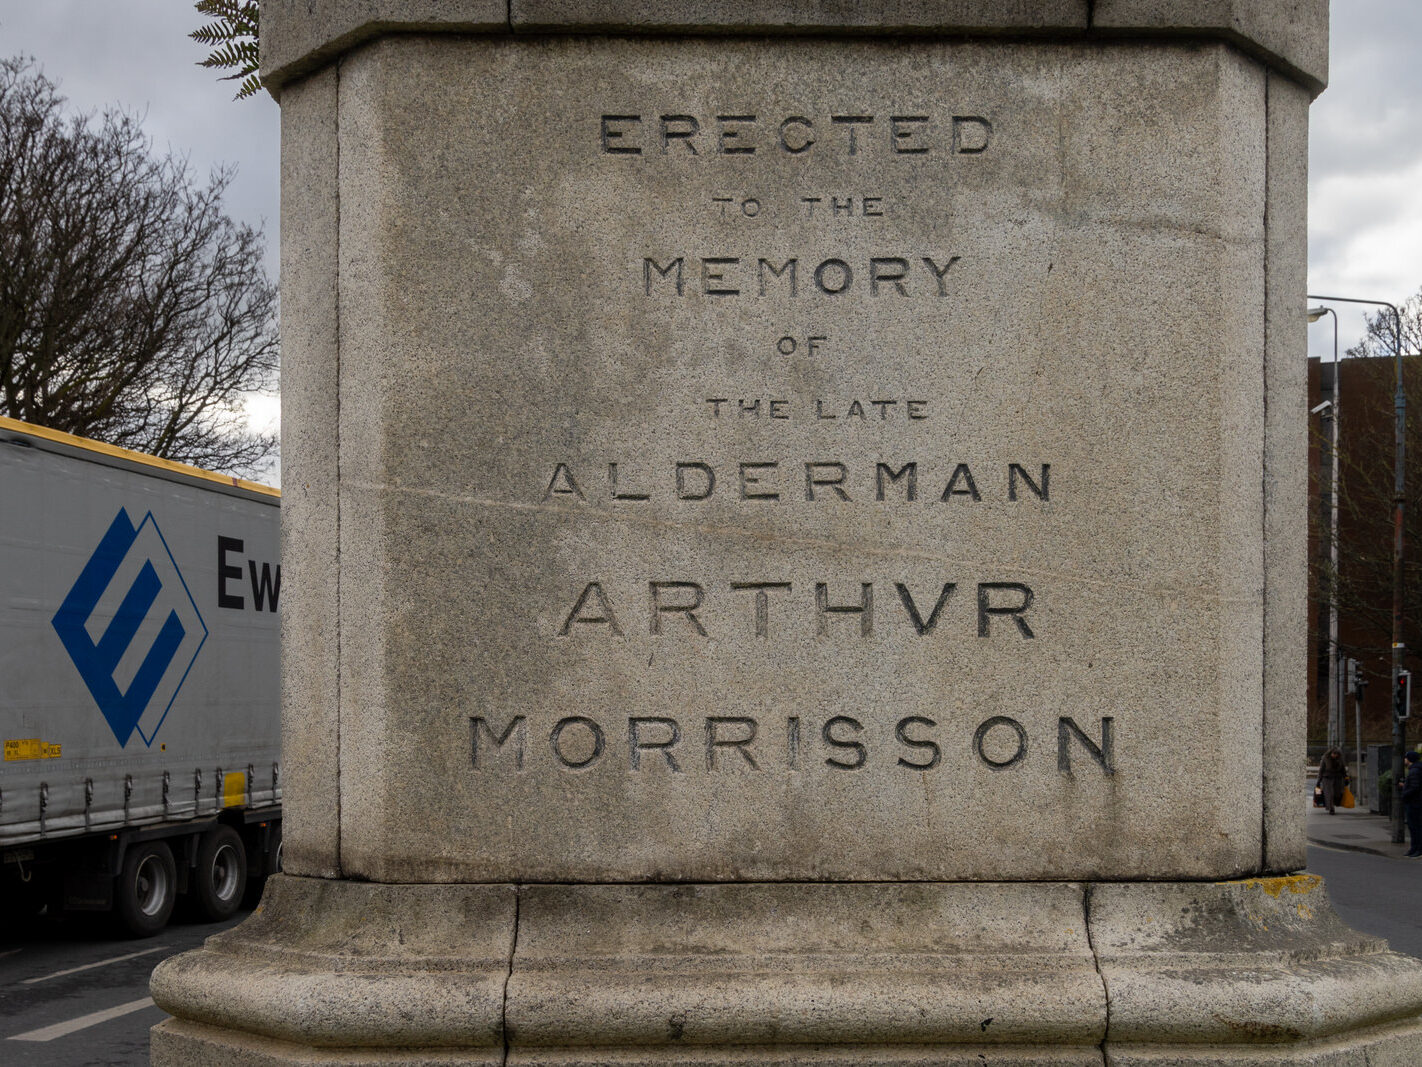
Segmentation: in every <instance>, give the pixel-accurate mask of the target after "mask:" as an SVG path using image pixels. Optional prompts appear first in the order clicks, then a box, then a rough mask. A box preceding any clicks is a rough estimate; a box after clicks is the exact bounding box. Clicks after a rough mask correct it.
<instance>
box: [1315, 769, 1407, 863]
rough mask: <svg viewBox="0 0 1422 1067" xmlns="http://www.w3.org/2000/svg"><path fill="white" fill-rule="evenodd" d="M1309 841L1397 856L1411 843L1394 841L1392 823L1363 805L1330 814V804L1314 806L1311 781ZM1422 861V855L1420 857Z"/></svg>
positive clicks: (1356, 850)
mask: <svg viewBox="0 0 1422 1067" xmlns="http://www.w3.org/2000/svg"><path fill="white" fill-rule="evenodd" d="M1306 803H1307V804H1308V831H1307V832H1308V843H1309V844H1310V845H1322V846H1323V847H1325V848H1341V849H1346V850H1347V851H1349V852H1371V853H1372V854H1373V855H1375V856H1391V857H1393V858H1398V857H1401V856H1404V855H1406V853H1407V848H1408V846H1407V845H1405V844H1397V845H1395V844H1393V843H1392V823H1391V822H1390V821H1389V820H1388V819H1387V818H1385V817H1384V816H1382V815H1374V814H1373V813H1372V812H1370V811H1368V809H1367V808H1366V807H1364V806H1363V805H1361V804H1360V805H1358V806H1357V807H1355V808H1337V809H1336V810H1335V812H1334V814H1332V815H1329V814H1328V809H1327V808H1315V807H1314V806H1313V783H1312V782H1310V783H1309V789H1308V799H1307V801H1306ZM1417 862H1418V864H1419V865H1422V859H1419V860H1418V861H1417Z"/></svg>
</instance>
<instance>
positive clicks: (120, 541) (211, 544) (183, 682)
mask: <svg viewBox="0 0 1422 1067" xmlns="http://www.w3.org/2000/svg"><path fill="white" fill-rule="evenodd" d="M279 505H280V494H279V493H278V492H277V491H276V490H275V489H270V488H268V487H266V486H262V485H257V484H256V483H253V482H247V481H242V480H240V479H235V478H230V477H225V476H222V475H216V474H211V473H209V472H207V471H201V470H198V469H196V468H193V467H186V466H182V465H180V464H176V463H170V462H168V461H166V460H161V459H156V458H154V457H152V456H147V455H143V454H140V453H136V452H130V451H127V450H125V449H121V448H114V447H111V446H108V445H103V444H99V443H97V442H94V441H88V440H85V439H83V438H79V437H72V436H70V435H68V434H63V433H56V432H54V431H51V430H46V429H42V428H40V427H37V426H31V425H28V424H26V423H22V422H16V421H14V420H12V419H5V418H0V740H3V742H4V759H3V762H0V903H3V904H4V906H5V911H4V914H5V915H6V916H11V917H13V916H16V915H22V914H26V913H33V912H37V911H38V910H39V909H40V908H41V907H46V906H47V907H49V908H51V909H58V908H64V909H68V910H84V911H110V910H111V911H112V912H113V914H114V916H115V918H116V919H117V920H118V922H119V923H120V925H121V926H122V927H124V928H126V929H127V930H128V931H129V932H130V933H132V934H134V935H136V936H150V935H152V934H156V933H157V932H158V931H160V930H162V929H163V927H164V926H165V925H166V924H167V922H168V919H169V917H170V915H171V914H172V911H173V907H174V904H175V903H176V902H177V900H178V898H179V897H184V898H186V902H187V903H188V905H189V906H190V907H191V908H192V909H193V911H195V912H196V913H197V914H199V915H201V916H205V917H206V918H209V919H214V920H215V919H222V918H225V917H227V916H228V915H231V914H232V913H233V912H234V911H235V910H236V909H237V908H238V906H239V905H240V903H241V901H242V899H243V896H244V893H246V892H247V891H248V889H249V886H248V881H249V879H251V880H253V882H254V883H255V882H257V881H258V880H260V879H262V878H265V876H266V875H268V874H270V873H272V872H273V871H275V870H276V869H277V866H278V864H279V863H280V857H281V763H280V760H281V751H280V740H281V726H280V686H279V678H278V655H279V648H278V615H277V605H278V601H279V599H280V594H281V565H280V563H279V557H278V544H279V527H280V521H279V512H280V507H279ZM251 888H256V886H255V884H254V886H253V887H251Z"/></svg>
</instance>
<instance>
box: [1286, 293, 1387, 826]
mask: <svg viewBox="0 0 1422 1067" xmlns="http://www.w3.org/2000/svg"><path fill="white" fill-rule="evenodd" d="M1309 299H1310V300H1322V301H1325V302H1327V303H1337V304H1368V305H1370V306H1372V307H1385V308H1387V309H1388V310H1390V311H1391V312H1392V323H1393V335H1392V338H1393V366H1394V370H1395V376H1396V379H1397V387H1396V391H1395V392H1394V394H1393V402H1392V410H1393V448H1394V454H1393V475H1392V482H1393V485H1392V693H1393V697H1394V699H1396V694H1397V680H1398V677H1399V675H1400V674H1401V671H1402V553H1403V543H1402V519H1403V511H1404V504H1405V501H1406V494H1405V484H1406V483H1405V481H1404V474H1405V472H1406V459H1407V437H1406V427H1407V394H1406V393H1405V392H1404V391H1403V388H1402V314H1401V312H1399V311H1398V310H1397V306H1396V305H1394V304H1389V303H1388V302H1387V301H1386V300H1358V299H1355V298H1353V297H1346V296H1314V295H1312V294H1310V296H1309ZM1397 710H1398V709H1397V708H1396V707H1395V706H1394V708H1393V715H1392V839H1393V841H1401V840H1402V839H1403V832H1404V831H1403V822H1402V800H1401V796H1402V753H1403V750H1404V749H1405V748H1406V747H1407V720H1405V719H1403V718H1401V717H1399V716H1398V714H1397Z"/></svg>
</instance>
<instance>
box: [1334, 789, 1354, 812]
mask: <svg viewBox="0 0 1422 1067" xmlns="http://www.w3.org/2000/svg"><path fill="white" fill-rule="evenodd" d="M1353 804H1354V801H1353V790H1351V789H1349V788H1348V787H1347V786H1346V785H1345V786H1344V787H1343V799H1342V800H1340V801H1339V802H1338V806H1339V807H1342V808H1351V807H1352V806H1353Z"/></svg>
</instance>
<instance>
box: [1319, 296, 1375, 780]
mask: <svg viewBox="0 0 1422 1067" xmlns="http://www.w3.org/2000/svg"><path fill="white" fill-rule="evenodd" d="M1324 315H1330V316H1332V318H1333V395H1332V397H1331V398H1330V399H1329V400H1328V401H1325V403H1323V404H1320V405H1319V407H1320V408H1323V409H1325V412H1324V417H1325V418H1327V419H1328V457H1327V459H1328V468H1329V474H1328V745H1329V747H1330V748H1331V747H1333V746H1334V745H1335V744H1337V745H1340V746H1341V745H1342V744H1343V739H1344V738H1345V737H1346V736H1347V728H1346V727H1345V726H1344V725H1343V719H1344V715H1343V711H1344V709H1343V699H1342V694H1341V692H1340V690H1341V688H1342V684H1341V683H1342V678H1341V676H1340V672H1339V669H1338V422H1339V417H1340V414H1341V411H1340V408H1339V399H1340V397H1341V395H1342V384H1343V375H1342V373H1341V369H1340V368H1339V366H1338V313H1337V312H1336V311H1334V310H1333V309H1332V308H1331V307H1322V306H1320V307H1315V308H1309V309H1308V321H1309V322H1317V321H1318V320H1319V319H1321V318H1322V317H1323V316H1324ZM1357 740H1358V744H1359V746H1361V745H1362V737H1361V736H1359V737H1358V739H1357ZM1354 755H1355V756H1356V755H1357V753H1356V752H1355V753H1354Z"/></svg>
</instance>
